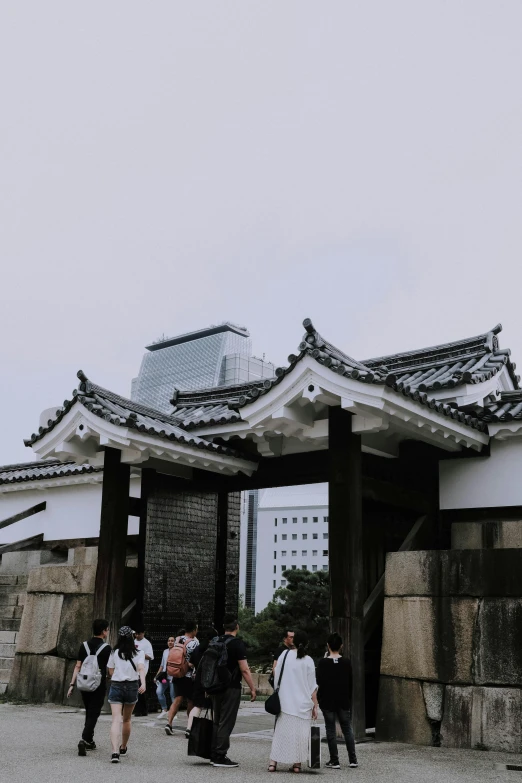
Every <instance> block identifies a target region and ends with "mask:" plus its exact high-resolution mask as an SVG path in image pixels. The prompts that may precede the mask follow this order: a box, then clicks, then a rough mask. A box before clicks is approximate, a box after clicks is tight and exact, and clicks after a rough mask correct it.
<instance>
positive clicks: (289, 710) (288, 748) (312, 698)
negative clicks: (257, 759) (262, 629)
mask: <svg viewBox="0 0 522 783" xmlns="http://www.w3.org/2000/svg"><path fill="white" fill-rule="evenodd" d="M307 647H308V636H307V635H306V634H305V633H304V632H303V631H296V632H295V637H294V649H293V650H289V651H288V652H284V653H282V655H280V656H279V659H278V661H277V666H276V670H275V673H274V681H275V684H276V687H277V685H278V683H279V676H280V674H281V670H282V668H283V664H284V671H283V677H282V680H281V685H280V688H279V699H280V701H281V712H280V713H279V715H278V717H277V719H276V724H275V729H274V739H273V740H272V750H271V753H270V765H269V767H268V771H269V772H275V771H276V769H277V765H278V763H281V764H290V765H291V766H290V772H301V764H302V763H303V761H304V762H306V761H307V759H308V744H309V739H310V726H311V723H312V720H315V719H316V718H317V683H316V681H315V665H314V662H313V660H312V659H311V658H310V656H309V655H307V654H306V649H307Z"/></svg>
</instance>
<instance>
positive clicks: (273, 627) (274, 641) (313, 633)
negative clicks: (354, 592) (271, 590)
mask: <svg viewBox="0 0 522 783" xmlns="http://www.w3.org/2000/svg"><path fill="white" fill-rule="evenodd" d="M284 577H285V579H286V580H287V585H286V587H281V588H279V590H277V591H276V592H275V594H274V598H273V600H272V601H271V602H270V603H269V604H268V606H267V607H265V609H263V610H262V611H261V612H259V614H257V615H255V616H252V617H250V618H248V623H247V628H246V629H245V630H246V631H247V633H248V636H249V638H252V637H253V638H254V639H255V648H254V647H252V648H251V651H250V650H249V656H250V657H251V658H252V660H253V661H254V663H266V665H267V667H268V666H270V662H271V654H272V653H274V652H275V651H276V649H277V648H278V647H279V645H280V644H281V640H282V636H283V631H284V630H285V628H291V629H293V630H300V631H305V632H306V633H307V634H308V638H309V640H310V646H309V654H310V655H311V656H312V658H315V659H317V658H321V657H322V655H323V654H324V650H325V644H326V637H327V636H328V627H329V602H330V588H329V581H328V573H327V572H326V571H317V572H313V573H312V572H310V571H307V570H297V569H296V570H290V571H285V572H284ZM241 635H242V636H243V635H244V634H243V627H242V629H241Z"/></svg>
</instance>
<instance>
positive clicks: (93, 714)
mask: <svg viewBox="0 0 522 783" xmlns="http://www.w3.org/2000/svg"><path fill="white" fill-rule="evenodd" d="M80 693H81V694H82V699H83V704H84V707H85V726H84V727H83V732H82V739H83V740H85V741H86V742H92V741H93V739H94V729H95V727H96V723H97V721H98V718H99V717H100V712H101V711H102V707H103V702H104V701H105V683H103V685H102V686H101V687H100V688H97V689H96V690H95V691H91V692H87V691H80Z"/></svg>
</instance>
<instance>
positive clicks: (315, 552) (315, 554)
mask: <svg viewBox="0 0 522 783" xmlns="http://www.w3.org/2000/svg"><path fill="white" fill-rule="evenodd" d="M312 557H317V549H312Z"/></svg>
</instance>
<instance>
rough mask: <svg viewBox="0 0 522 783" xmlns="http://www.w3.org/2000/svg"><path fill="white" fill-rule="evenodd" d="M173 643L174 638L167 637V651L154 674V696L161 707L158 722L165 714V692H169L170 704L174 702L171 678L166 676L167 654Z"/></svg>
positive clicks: (164, 652)
mask: <svg viewBox="0 0 522 783" xmlns="http://www.w3.org/2000/svg"><path fill="white" fill-rule="evenodd" d="M174 642H175V638H174V636H169V638H168V639H167V649H166V650H164V651H163V655H162V656H161V664H160V667H159V669H158V671H157V672H156V677H155V678H154V679H155V680H156V696H157V697H158V701H159V703H160V707H161V713H160V714H159V715H158V720H160V719H161V718H164V717H165V715H166V714H167V700H166V698H165V694H166V692H167V690H169V692H170V701H171V703H172V702H173V701H174V684H173V682H172V677H171V676H170V675H168V674H167V659H168V657H169V652H170V651H171V650H172V648H173V647H174Z"/></svg>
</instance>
